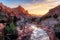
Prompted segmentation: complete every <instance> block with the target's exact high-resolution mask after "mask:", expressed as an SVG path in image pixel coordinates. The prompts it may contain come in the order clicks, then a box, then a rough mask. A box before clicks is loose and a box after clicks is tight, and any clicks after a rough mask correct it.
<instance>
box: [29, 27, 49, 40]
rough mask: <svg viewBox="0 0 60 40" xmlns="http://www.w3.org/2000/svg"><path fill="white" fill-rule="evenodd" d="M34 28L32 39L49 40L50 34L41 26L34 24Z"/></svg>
mask: <svg viewBox="0 0 60 40" xmlns="http://www.w3.org/2000/svg"><path fill="white" fill-rule="evenodd" d="M32 28H33V29H34V30H33V32H32V34H31V38H30V40H49V36H48V35H47V33H46V31H44V30H43V29H41V28H37V27H36V26H32Z"/></svg>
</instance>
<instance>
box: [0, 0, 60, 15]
mask: <svg viewBox="0 0 60 40" xmlns="http://www.w3.org/2000/svg"><path fill="white" fill-rule="evenodd" d="M0 2H2V3H3V4H4V5H6V6H8V7H11V8H14V7H17V6H19V5H21V6H22V7H23V8H25V9H26V10H28V12H29V13H30V14H32V15H39V16H42V15H44V14H46V13H47V12H48V11H49V10H50V9H52V8H54V7H56V6H58V5H60V0H0Z"/></svg>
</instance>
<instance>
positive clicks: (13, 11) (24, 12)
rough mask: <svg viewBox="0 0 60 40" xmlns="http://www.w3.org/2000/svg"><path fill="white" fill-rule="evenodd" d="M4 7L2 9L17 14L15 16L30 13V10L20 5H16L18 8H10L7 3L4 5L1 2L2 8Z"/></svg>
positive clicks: (0, 6)
mask: <svg viewBox="0 0 60 40" xmlns="http://www.w3.org/2000/svg"><path fill="white" fill-rule="evenodd" d="M1 8H2V11H4V12H6V13H8V14H10V15H12V16H13V15H15V16H19V15H20V14H21V13H23V14H25V15H30V14H29V13H28V11H27V10H25V9H24V8H23V7H21V6H18V7H16V8H9V7H7V6H5V5H3V4H2V3H0V9H1Z"/></svg>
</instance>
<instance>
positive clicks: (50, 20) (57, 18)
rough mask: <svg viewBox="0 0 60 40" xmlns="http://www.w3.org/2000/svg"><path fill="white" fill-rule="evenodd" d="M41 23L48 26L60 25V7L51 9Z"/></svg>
mask: <svg viewBox="0 0 60 40" xmlns="http://www.w3.org/2000/svg"><path fill="white" fill-rule="evenodd" d="M41 20H42V21H41V23H42V24H44V25H47V26H54V25H55V24H60V5H59V6H57V7H55V8H53V9H50V10H49V12H48V13H47V14H46V15H44V16H43V17H41Z"/></svg>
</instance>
